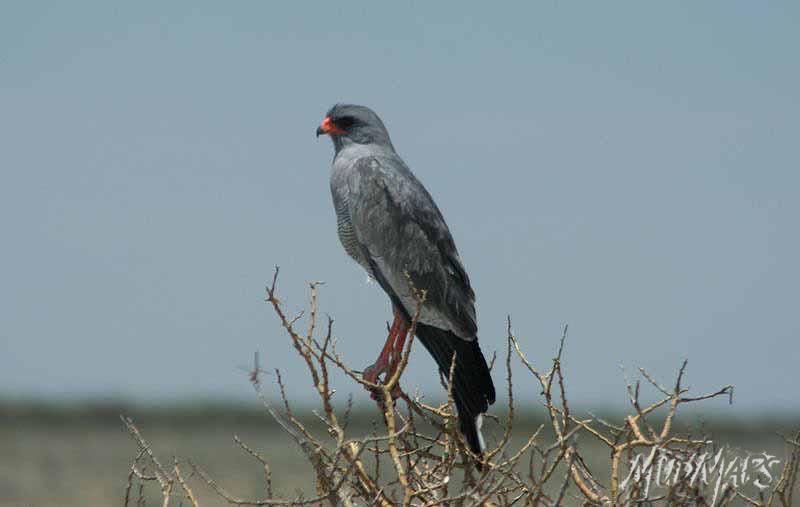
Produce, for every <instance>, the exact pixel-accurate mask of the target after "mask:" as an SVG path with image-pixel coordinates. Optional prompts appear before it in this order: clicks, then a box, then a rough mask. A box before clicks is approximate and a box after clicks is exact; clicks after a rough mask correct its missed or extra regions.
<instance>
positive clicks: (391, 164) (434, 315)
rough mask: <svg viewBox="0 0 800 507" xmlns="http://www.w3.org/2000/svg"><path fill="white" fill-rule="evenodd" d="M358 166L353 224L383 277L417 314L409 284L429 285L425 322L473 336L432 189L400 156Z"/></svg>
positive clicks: (353, 179) (351, 178) (469, 303)
mask: <svg viewBox="0 0 800 507" xmlns="http://www.w3.org/2000/svg"><path fill="white" fill-rule="evenodd" d="M354 164H355V165H354V167H353V170H351V171H348V173H349V175H348V178H347V183H346V184H347V185H348V187H349V188H348V190H349V192H348V193H349V195H350V199H349V202H348V207H349V210H348V211H349V215H350V221H351V224H352V227H353V232H354V233H355V236H356V238H357V240H358V242H359V244H360V246H361V248H362V251H363V252H364V255H365V256H367V257H368V260H369V262H370V264H371V266H372V268H373V271H375V273H374V274H375V275H376V279H377V280H378V282H379V283H380V284H381V286H382V287H383V289H384V290H386V291H387V292H388V293H389V295H390V296H391V297H392V298H393V300H395V301H396V302H397V301H399V302H400V303H401V304H402V305H403V306H404V308H405V310H406V312H407V313H408V314H409V315H413V314H414V312H415V311H416V301H415V299H414V297H413V295H412V291H411V285H412V284H413V287H414V288H416V289H418V290H420V289H424V290H425V291H426V299H425V304H424V306H423V309H422V313H421V316H420V321H421V322H423V323H426V324H429V325H433V326H436V327H439V328H442V329H448V330H450V331H452V332H453V333H455V334H456V335H457V336H460V337H461V338H464V339H466V340H472V339H474V337H475V335H476V332H477V326H476V320H475V305H474V300H475V296H474V293H473V291H472V288H471V287H470V282H469V277H468V276H467V273H466V271H465V270H464V266H463V265H462V263H461V259H460V257H459V255H458V251H457V250H456V247H455V244H454V243H453V238H452V236H451V235H450V231H449V229H448V227H447V224H446V223H445V221H444V218H443V217H442V214H441V213H440V211H439V209H438V208H437V207H436V204H435V203H434V202H433V199H432V198H431V196H430V194H428V192H427V190H425V188H424V187H423V186H422V184H421V183H420V182H419V181H418V180H417V179H416V178H415V177H414V175H413V174H412V173H411V171H410V170H409V169H408V168H407V167H406V166H405V164H403V162H402V160H400V159H399V158H377V157H364V158H361V159H358V160H357V161H355V162H354ZM409 279H410V282H411V284H409Z"/></svg>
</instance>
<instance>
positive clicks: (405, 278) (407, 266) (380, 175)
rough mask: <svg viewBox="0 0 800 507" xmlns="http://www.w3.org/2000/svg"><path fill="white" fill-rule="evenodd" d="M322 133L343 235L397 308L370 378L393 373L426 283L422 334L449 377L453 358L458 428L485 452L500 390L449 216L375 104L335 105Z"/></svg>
mask: <svg viewBox="0 0 800 507" xmlns="http://www.w3.org/2000/svg"><path fill="white" fill-rule="evenodd" d="M321 134H326V135H328V136H330V138H331V140H332V141H333V146H334V149H335V155H334V158H333V167H332V172H331V193H332V195H333V204H334V207H335V209H336V219H337V225H338V230H339V239H340V240H341V242H342V245H343V246H344V249H345V251H346V252H347V253H348V255H350V257H352V258H353V259H354V260H355V261H356V262H357V263H358V264H360V265H361V267H363V268H364V269H365V270H366V272H367V274H368V275H369V276H370V277H371V278H372V279H374V280H375V281H377V282H378V284H380V286H381V288H382V289H383V290H384V291H385V292H386V294H387V295H388V296H389V299H390V300H391V304H392V307H393V310H394V322H393V323H392V326H391V328H390V331H389V336H388V338H387V340H386V344H385V345H384V347H383V350H382V351H381V353H380V355H379V356H378V359H377V361H376V362H375V364H373V365H372V366H370V367H368V368H367V369H366V370H364V378H365V379H366V380H369V381H371V382H373V383H374V382H378V381H379V376H380V375H382V374H385V375H387V377H386V378H388V377H389V376H391V375H392V374H393V372H394V371H395V369H396V367H397V364H398V361H399V357H400V354H401V352H402V350H403V344H404V342H405V339H406V335H407V333H408V330H409V327H410V324H411V318H412V316H413V315H414V314H415V312H416V311H417V307H418V303H417V299H416V298H415V297H414V294H413V292H412V286H413V287H414V288H416V289H424V290H426V298H425V303H424V305H423V306H422V309H421V312H420V316H419V319H418V322H417V326H416V336H417V337H418V338H419V341H420V342H422V345H423V346H424V347H425V348H426V349H427V350H428V352H429V353H430V354H431V355H432V356H433V358H434V359H435V360H436V364H437V365H438V367H439V370H440V371H441V372H442V373H443V374H444V376H445V378H448V377H449V372H450V367H451V365H452V361H453V360H454V359H453V358H454V357H455V366H454V370H453V385H452V391H453V398H454V401H455V405H456V409H457V410H458V416H459V422H460V428H461V433H462V434H463V436H464V439H465V441H466V442H467V444H468V445H469V448H470V449H471V450H472V452H474V453H475V454H477V455H482V452H483V449H484V448H485V445H484V443H483V437H482V436H481V432H480V426H481V422H482V419H481V414H483V413H485V412H486V411H487V410H488V408H489V405H490V404H492V403H494V401H495V390H494V384H493V382H492V377H491V374H490V372H489V368H488V366H487V364H486V359H485V358H484V356H483V353H482V352H481V349H480V347H479V346H478V336H477V330H478V326H477V322H476V317H475V294H474V292H473V290H472V287H471V286H470V282H469V277H468V276H467V272H466V270H465V269H464V265H463V264H462V262H461V258H460V257H459V255H458V251H457V250H456V245H455V243H454V242H453V238H452V236H451V234H450V230H449V229H448V227H447V224H446V223H445V221H444V218H443V217H442V213H441V212H440V211H439V208H438V207H437V206H436V203H434V202H433V199H432V198H431V196H430V194H429V193H428V191H427V190H426V189H425V187H424V186H422V183H420V182H419V180H418V179H417V178H416V177H415V176H414V174H413V173H412V172H411V170H410V169H409V168H408V166H407V165H406V164H405V162H403V159H401V158H400V156H399V155H398V154H397V152H396V151H395V149H394V146H393V145H392V141H391V140H390V138H389V132H388V131H387V130H386V127H385V126H384V124H383V122H382V121H381V119H380V118H379V117H378V115H377V114H375V112H373V111H372V110H371V109H369V108H367V107H364V106H357V105H351V104H336V105H335V106H333V107H332V108H331V109H330V110H329V111H328V112H327V114H326V115H325V118H324V119H323V121H322V123H321V125H320V126H319V128H317V137H319V136H320V135H321ZM409 279H410V280H409ZM409 281H410V282H411V283H409ZM393 394H395V395H396V393H393Z"/></svg>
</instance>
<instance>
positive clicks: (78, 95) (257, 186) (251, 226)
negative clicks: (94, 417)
mask: <svg viewBox="0 0 800 507" xmlns="http://www.w3.org/2000/svg"><path fill="white" fill-rule="evenodd" d="M798 26H800V9H798V7H797V4H796V3H793V2H769V3H767V2H750V1H741V2H728V1H726V2H702V3H698V2H688V1H687V2H669V3H660V4H658V5H656V4H653V3H647V4H645V3H641V2H629V3H618V4H614V6H613V8H612V7H610V6H609V4H607V3H580V4H578V3H575V4H572V5H568V4H566V3H564V2H536V3H534V2H527V3H524V4H523V3H520V4H517V5H515V6H510V5H505V6H502V7H498V6H496V5H490V4H489V3H486V2H481V3H475V4H473V5H468V4H466V3H464V2H459V3H449V4H445V3H438V2H436V3H418V4H415V5H413V6H407V5H406V4H402V5H400V4H393V5H392V6H378V5H374V4H356V3H348V2H325V3H317V4H303V5H301V3H300V2H292V3H290V2H280V3H279V2H260V1H259V2H256V1H251V2H226V3H220V2H136V3H125V4H120V3H116V4H115V3H111V2H69V3H67V2H49V3H44V2H42V3H34V2H15V3H13V4H11V3H6V4H5V5H4V6H3V7H2V8H0V232H2V248H1V249H0V260H2V262H0V397H9V396H11V397H16V396H41V397H62V396H66V397H83V396H120V397H124V398H134V399H139V400H153V399H157V400H165V399H177V398H196V397H203V398H222V399H250V397H251V392H250V387H249V385H248V384H247V381H246V378H245V375H244V372H242V371H241V370H239V369H238V366H240V365H246V364H248V363H249V362H250V360H251V357H252V352H253V351H254V350H260V351H261V353H262V358H263V359H264V363H265V366H266V367H276V366H279V367H281V368H282V369H283V370H284V371H285V374H286V377H287V379H288V381H289V383H290V384H291V385H292V386H294V388H295V392H296V393H297V396H303V393H304V391H306V390H307V387H308V382H307V380H306V379H305V378H304V377H302V376H300V375H299V372H300V371H301V369H302V363H301V362H299V361H297V360H296V359H295V358H294V353H293V352H292V350H291V349H290V347H289V344H288V342H287V340H286V338H285V337H284V335H283V334H282V333H281V329H280V327H279V326H278V325H277V323H276V319H275V318H274V316H273V314H272V313H271V311H270V309H269V308H267V307H266V306H265V304H264V303H263V301H262V298H263V287H264V285H265V284H266V283H267V281H268V280H269V278H270V276H271V273H272V269H273V266H274V265H276V264H278V265H280V266H281V267H282V273H283V276H282V278H281V294H282V296H283V298H284V299H285V300H286V301H287V302H288V304H289V309H290V310H293V311H294V310H298V309H299V308H300V307H301V306H302V305H303V304H304V303H305V300H306V298H307V294H306V291H305V282H306V281H307V280H325V281H326V282H327V285H326V286H325V287H324V289H323V291H322V298H323V299H322V303H321V304H322V310H323V311H325V312H328V313H330V314H331V315H333V316H334V317H335V318H336V326H337V327H336V329H337V333H336V334H337V336H338V337H339V342H340V348H341V350H342V352H343V353H344V354H345V355H346V356H347V357H348V358H349V359H350V360H351V362H352V363H353V364H354V365H358V366H360V365H366V364H367V363H369V362H371V361H372V360H373V359H374V358H375V356H376V355H377V353H378V351H379V349H380V346H381V342H382V340H383V339H384V337H385V332H384V329H385V321H386V320H387V319H388V318H389V316H390V314H389V308H388V303H387V301H386V298H385V297H384V296H383V294H382V293H381V292H380V290H379V289H378V288H377V287H376V286H374V285H373V286H368V285H366V284H365V276H364V275H363V274H362V273H361V272H360V271H359V269H358V268H357V267H356V266H355V264H354V263H353V262H352V261H350V260H349V259H348V258H347V257H346V256H345V254H344V252H343V251H342V249H341V247H340V245H339V243H338V239H337V237H336V233H335V220H334V214H333V210H332V207H331V203H330V194H329V190H328V171H329V163H330V159H331V156H332V148H331V146H330V143H329V141H328V140H326V139H320V140H317V139H315V138H314V130H315V128H316V125H317V123H318V122H319V120H320V119H321V117H322V115H323V113H324V112H325V111H326V110H327V108H328V107H329V106H330V105H331V104H332V103H334V102H337V101H348V102H356V103H363V104H366V105H369V106H371V107H373V108H374V109H375V110H376V111H377V112H378V113H379V114H380V115H381V116H382V117H383V119H384V120H385V122H386V124H387V126H388V127H389V129H390V132H391V133H392V137H393V140H394V144H395V146H396V147H397V149H398V151H399V152H400V153H401V154H402V155H403V156H404V157H405V159H406V161H407V162H408V163H409V164H410V165H411V167H412V169H413V170H414V171H415V172H416V174H417V175H418V177H419V178H420V179H421V180H422V181H423V182H424V183H425V184H426V185H427V187H428V188H429V190H430V191H431V193H432V194H433V195H434V197H435V199H436V200H437V202H438V203H439V205H440V207H441V209H442V210H443V212H444V214H445V217H446V219H447V221H448V222H449V224H450V227H451V229H452V231H453V234H454V236H455V239H456V243H457V244H458V247H459V250H460V251H461V254H462V257H463V259H464V261H465V263H466V266H467V269H468V270H469V272H470V275H471V277H472V280H473V284H474V286H475V289H476V292H477V296H478V312H479V313H478V315H479V325H480V330H481V333H480V337H481V342H482V344H483V348H484V349H485V350H487V351H491V350H493V349H495V348H502V347H503V346H504V328H505V315H506V314H508V313H510V314H511V315H512V317H513V319H514V328H515V329H516V331H517V334H518V335H519V337H520V340H521V341H522V344H523V346H524V347H525V349H526V351H527V352H528V353H529V356H530V357H532V358H533V359H534V360H535V361H537V362H538V363H539V364H544V363H545V362H546V361H547V360H548V359H549V358H551V357H552V355H553V351H554V349H555V347H556V344H557V338H558V335H559V329H560V327H561V325H562V324H563V323H565V322H568V323H569V324H570V330H571V333H570V336H569V340H568V343H567V352H566V366H565V368H566V372H567V374H568V379H569V383H568V387H569V389H570V390H571V395H572V398H573V401H574V402H575V403H580V404H581V406H582V407H583V408H586V409H590V410H593V411H601V410H603V409H605V408H608V407H617V406H619V405H620V404H621V403H623V402H624V391H623V389H622V386H623V383H622V376H621V374H620V371H619V368H618V365H620V364H623V365H626V366H627V367H629V368H634V367H637V366H644V367H646V368H648V369H649V370H651V371H652V372H653V373H655V374H656V375H658V376H660V377H661V378H665V379H668V378H671V377H672V376H673V372H674V370H675V369H676V368H677V366H678V365H679V363H680V361H681V360H682V358H684V357H689V359H690V363H689V373H688V382H689V384H690V385H691V386H692V387H694V388H697V389H711V388H714V387H717V386H719V385H722V384H725V383H734V384H736V389H737V391H736V403H735V405H734V406H733V407H731V408H727V407H726V406H725V405H724V403H722V402H719V403H717V404H712V405H713V407H715V408H718V409H719V410H724V411H725V413H729V414H734V415H737V416H743V415H746V414H749V413H752V412H753V410H756V409H782V410H791V411H798V410H800V396H798V395H797V388H796V385H797V383H798V373H797V370H798V363H800V344H799V343H800V342H799V341H798V337H799V336H800V323H799V321H798V315H797V314H798V309H799V306H798V286H800V268H798V264H797V262H798V261H797V260H798V259H799V258H800V235H798V225H799V224H798V222H800V220H798V219H799V218H800V204H799V203H798V197H800V190H799V189H798V187H799V186H800V176H799V175H798V169H799V168H800V156H798V142H799V141H800V138H799V137H798V132H799V131H800V129H799V128H798V127H799V126H798V120H797V118H798V115H799V114H800V59H798V48H800V35H799V34H800V30H798V29H797V27H798ZM422 352H423V351H422V350H421V349H420V350H417V351H416V354H415V358H414V364H413V365H412V366H411V368H410V371H409V372H408V374H407V380H406V384H411V385H418V386H420V387H421V388H422V389H423V390H425V391H427V392H431V393H434V392H435V393H438V391H439V389H440V388H439V387H438V384H437V380H436V376H435V375H434V374H433V369H434V367H433V362H432V361H431V360H429V359H428V358H427V356H426V354H424V353H422ZM497 378H498V379H499V376H497ZM340 390H341V391H345V392H347V391H353V392H355V393H357V396H358V397H363V398H365V397H366V395H363V394H362V393H360V392H359V390H358V389H356V388H355V387H354V386H352V385H351V384H348V383H346V382H345V381H342V382H341V385H340ZM531 391H532V392H531V393H529V394H528V398H527V399H529V400H532V399H533V396H534V394H535V392H533V390H531Z"/></svg>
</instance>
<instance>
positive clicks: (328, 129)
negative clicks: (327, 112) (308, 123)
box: [317, 116, 345, 137]
mask: <svg viewBox="0 0 800 507" xmlns="http://www.w3.org/2000/svg"><path fill="white" fill-rule="evenodd" d="M344 133H345V132H344V130H342V129H340V128H339V127H337V126H336V124H334V123H333V120H331V117H330V116H326V117H325V119H324V120H322V123H320V125H319V127H317V137H319V136H320V135H322V134H327V135H329V136H340V135H342V134H344Z"/></svg>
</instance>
